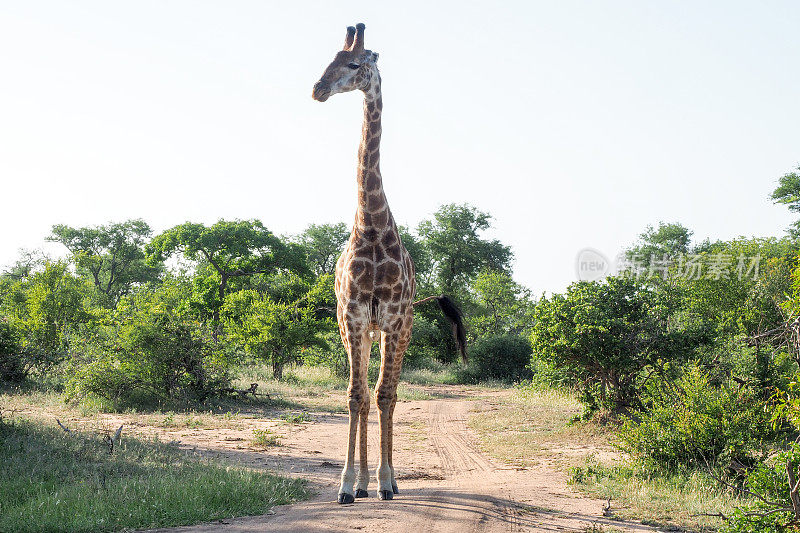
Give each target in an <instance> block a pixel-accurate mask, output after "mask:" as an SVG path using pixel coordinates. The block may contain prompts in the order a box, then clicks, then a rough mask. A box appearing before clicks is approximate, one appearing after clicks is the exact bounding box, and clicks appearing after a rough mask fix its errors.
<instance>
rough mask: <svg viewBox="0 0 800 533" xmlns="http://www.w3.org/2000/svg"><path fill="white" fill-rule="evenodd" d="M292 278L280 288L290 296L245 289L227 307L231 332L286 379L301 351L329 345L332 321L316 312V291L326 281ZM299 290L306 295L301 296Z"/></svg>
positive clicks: (227, 329) (239, 341)
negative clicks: (289, 366) (327, 338)
mask: <svg viewBox="0 0 800 533" xmlns="http://www.w3.org/2000/svg"><path fill="white" fill-rule="evenodd" d="M291 278H292V279H290V280H287V281H288V282H289V283H286V284H285V286H284V287H283V290H281V291H279V292H281V293H282V295H281V296H283V297H284V298H288V299H285V300H282V299H281V297H280V296H278V295H275V296H272V297H271V296H270V295H267V294H261V293H258V292H256V291H254V290H243V291H239V292H236V293H234V294H232V295H231V296H230V297H229V298H228V301H227V302H226V303H225V307H224V316H225V329H226V332H227V334H228V335H229V336H230V338H231V339H233V340H234V342H236V343H237V344H238V345H240V346H242V347H243V348H244V349H245V350H247V352H248V353H250V354H252V355H253V356H255V357H256V358H258V359H261V360H262V361H265V362H269V363H271V364H272V370H273V375H274V377H275V379H282V378H283V367H284V366H285V365H286V364H288V363H290V362H292V361H295V360H298V359H300V353H299V350H301V349H305V348H310V347H320V348H328V344H327V342H326V341H325V340H324V338H323V337H322V334H323V333H324V332H325V331H326V330H328V329H330V325H331V324H332V322H331V321H330V319H320V318H318V317H317V316H316V313H315V302H316V301H317V299H318V294H317V293H316V291H318V290H320V288H321V287H323V284H318V285H316V286H309V284H307V283H306V282H304V281H303V280H302V279H300V278H299V277H297V276H292V277H291ZM323 283H324V282H323ZM303 289H305V290H304V291H303ZM298 292H302V293H303V294H302V295H300V296H299V297H297V296H298ZM295 298H296V299H295ZM291 300H293V301H291Z"/></svg>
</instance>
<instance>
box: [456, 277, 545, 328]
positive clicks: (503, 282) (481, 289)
mask: <svg viewBox="0 0 800 533" xmlns="http://www.w3.org/2000/svg"><path fill="white" fill-rule="evenodd" d="M472 287H473V291H474V292H475V295H476V299H477V303H478V304H479V306H480V307H481V308H482V309H481V312H480V313H479V314H477V313H476V314H475V315H474V316H472V317H470V318H471V328H470V329H471V330H472V331H473V332H475V333H477V334H478V335H481V336H482V335H501V334H504V333H514V334H519V333H522V331H523V330H525V329H527V328H529V327H530V325H531V322H532V321H533V308H534V303H533V300H532V297H531V293H530V291H529V290H528V289H527V288H525V287H523V286H522V285H520V284H519V283H517V282H516V281H514V279H513V278H512V277H511V275H510V274H508V273H507V272H502V271H496V270H484V271H483V272H481V273H480V274H478V276H477V278H476V279H475V281H474V282H473V284H472Z"/></svg>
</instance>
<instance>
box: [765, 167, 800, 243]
mask: <svg viewBox="0 0 800 533" xmlns="http://www.w3.org/2000/svg"><path fill="white" fill-rule="evenodd" d="M796 170H798V171H800V167H797V169H796ZM770 197H771V198H772V201H773V202H774V203H776V204H783V205H785V206H787V207H788V208H789V211H791V212H793V213H800V174H798V173H797V172H789V173H788V174H784V175H783V176H781V177H780V178H779V179H778V187H777V188H776V189H775V190H774V191H772V195H771V196H770ZM789 234H790V235H791V236H792V237H794V238H797V237H798V236H800V220H798V221H797V222H795V223H794V224H792V225H791V226H790V227H789Z"/></svg>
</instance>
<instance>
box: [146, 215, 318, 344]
mask: <svg viewBox="0 0 800 533" xmlns="http://www.w3.org/2000/svg"><path fill="white" fill-rule="evenodd" d="M146 251H147V253H148V258H149V261H150V262H151V263H152V262H161V261H164V260H165V259H166V258H168V257H170V256H171V255H173V254H175V253H181V254H183V256H184V257H185V258H187V259H189V260H191V261H194V262H196V264H197V266H198V268H197V270H196V273H197V274H198V276H200V277H201V278H206V279H205V280H204V281H203V282H202V283H201V284H200V289H201V291H200V292H201V295H202V297H201V299H200V300H201V301H203V304H204V308H205V310H206V312H207V314H208V316H210V317H211V318H212V319H213V321H214V325H215V328H217V330H218V328H219V318H220V309H221V308H222V305H223V304H224V302H225V296H226V295H227V294H228V292H229V287H228V285H229V283H230V282H231V280H235V279H239V278H249V277H251V276H254V275H255V274H272V273H274V272H276V271H278V270H281V269H286V270H290V271H293V272H296V273H298V274H301V275H307V274H309V270H308V265H307V264H306V261H305V250H304V248H303V247H302V246H300V245H298V244H293V243H288V242H284V241H283V240H282V239H281V238H280V237H278V236H277V235H275V234H273V233H272V232H271V231H269V230H268V229H267V228H265V227H264V225H263V224H262V223H261V222H259V221H258V220H236V221H225V220H220V221H219V222H217V223H216V224H214V225H213V226H205V225H203V224H193V223H189V222H187V223H185V224H181V225H179V226H175V227H174V228H171V229H168V230H167V231H165V232H164V233H162V234H160V235H158V236H156V237H155V238H154V239H153V240H152V241H150V243H148V245H147V247H146ZM212 285H213V286H215V287H216V290H215V291H210V290H208V288H209V287H210V286H212ZM195 301H196V302H197V301H198V299H195Z"/></svg>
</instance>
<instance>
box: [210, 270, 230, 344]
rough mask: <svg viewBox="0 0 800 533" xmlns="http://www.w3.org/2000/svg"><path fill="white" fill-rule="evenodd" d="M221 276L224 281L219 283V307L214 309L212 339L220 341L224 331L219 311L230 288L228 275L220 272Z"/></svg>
mask: <svg viewBox="0 0 800 533" xmlns="http://www.w3.org/2000/svg"><path fill="white" fill-rule="evenodd" d="M220 276H221V277H222V280H221V281H220V282H219V305H217V306H215V307H214V314H213V319H214V331H213V332H212V333H211V337H212V338H213V339H214V340H217V339H218V337H219V334H220V332H221V331H222V324H221V323H220V321H219V310H220V308H221V307H222V304H223V303H224V302H225V291H226V289H227V288H228V275H227V274H225V273H223V272H220Z"/></svg>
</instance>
